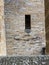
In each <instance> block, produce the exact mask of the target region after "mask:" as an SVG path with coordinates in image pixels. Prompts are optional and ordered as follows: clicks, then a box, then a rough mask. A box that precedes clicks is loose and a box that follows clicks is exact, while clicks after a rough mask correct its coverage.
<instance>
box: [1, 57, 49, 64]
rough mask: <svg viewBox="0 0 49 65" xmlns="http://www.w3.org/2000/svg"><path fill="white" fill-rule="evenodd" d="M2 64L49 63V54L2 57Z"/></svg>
mask: <svg viewBox="0 0 49 65" xmlns="http://www.w3.org/2000/svg"><path fill="white" fill-rule="evenodd" d="M0 65H49V56H32V57H28V56H25V57H19V56H17V57H16V56H15V57H0Z"/></svg>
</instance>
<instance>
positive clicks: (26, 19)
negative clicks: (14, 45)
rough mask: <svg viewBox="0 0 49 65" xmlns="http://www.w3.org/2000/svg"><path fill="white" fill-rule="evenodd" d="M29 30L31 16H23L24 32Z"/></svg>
mask: <svg viewBox="0 0 49 65" xmlns="http://www.w3.org/2000/svg"><path fill="white" fill-rule="evenodd" d="M30 30H31V16H30V15H25V31H26V32H28V33H29V32H30Z"/></svg>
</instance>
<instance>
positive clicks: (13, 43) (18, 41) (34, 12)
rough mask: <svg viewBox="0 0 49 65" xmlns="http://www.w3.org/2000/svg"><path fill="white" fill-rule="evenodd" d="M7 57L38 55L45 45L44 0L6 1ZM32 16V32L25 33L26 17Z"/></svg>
mask: <svg viewBox="0 0 49 65" xmlns="http://www.w3.org/2000/svg"><path fill="white" fill-rule="evenodd" d="M4 3H5V5H4V6H5V7H4V14H5V15H4V16H5V31H6V45H7V55H18V56H19V55H22V56H23V55H24V56H25V55H27V56H28V55H29V56H30V55H34V54H35V55H38V54H41V49H42V47H44V46H46V43H45V12H44V0H5V1H4ZM26 14H29V15H31V32H30V33H29V34H27V33H26V32H25V15H26Z"/></svg>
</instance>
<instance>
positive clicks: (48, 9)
mask: <svg viewBox="0 0 49 65" xmlns="http://www.w3.org/2000/svg"><path fill="white" fill-rule="evenodd" d="M45 14H46V16H45V17H46V19H45V26H46V44H47V46H46V53H47V54H49V0H45Z"/></svg>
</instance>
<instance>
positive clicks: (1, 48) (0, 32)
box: [0, 0, 6, 56]
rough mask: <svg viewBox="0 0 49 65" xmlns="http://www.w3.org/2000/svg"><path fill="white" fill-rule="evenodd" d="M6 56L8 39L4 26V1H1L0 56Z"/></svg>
mask: <svg viewBox="0 0 49 65" xmlns="http://www.w3.org/2000/svg"><path fill="white" fill-rule="evenodd" d="M1 55H2V56H5V55H6V39H5V24H4V1H3V0H0V56H1Z"/></svg>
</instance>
